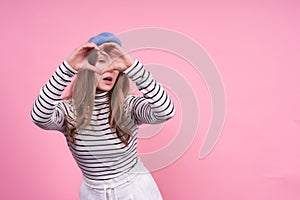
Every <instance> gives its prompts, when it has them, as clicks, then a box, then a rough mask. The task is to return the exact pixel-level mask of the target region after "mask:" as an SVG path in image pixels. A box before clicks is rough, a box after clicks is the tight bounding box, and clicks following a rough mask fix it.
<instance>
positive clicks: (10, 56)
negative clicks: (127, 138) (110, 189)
mask: <svg viewBox="0 0 300 200" xmlns="http://www.w3.org/2000/svg"><path fill="white" fill-rule="evenodd" d="M79 2H81V3H79ZM299 19H300V3H299V2H298V1H296V0H294V1H293V0H288V1H283V0H281V1H248V2H246V1H245V2H241V1H240V2H234V1H229V2H227V3H224V2H222V1H220V2H217V1H210V3H207V2H206V3H204V2H203V3H202V2H201V1H181V2H175V1H145V2H144V3H142V2H141V1H115V2H113V1H105V2H104V1H100V0H97V1H96V0H93V1H91V0H87V1H78V2H76V1H67V0H60V1H58V0H52V1H50V0H49V1H37V0H36V1H33V0H28V1H21V0H19V1H17V0H10V1H9V0H5V1H1V3H0V22H1V31H0V35H1V37H0V40H1V62H2V63H1V69H0V74H1V79H0V81H1V84H0V88H1V93H2V95H1V104H2V108H1V136H2V137H1V144H0V158H1V165H0V177H1V183H0V184H1V185H0V194H1V199H44V200H48V199H49V200H50V199H51V200H52V199H79V198H78V188H79V185H80V184H81V180H82V178H81V173H80V171H79V169H78V168H77V166H76V164H75V162H74V161H73V158H72V157H71V154H70V153H69V150H68V148H67V146H66V144H65V141H64V137H63V136H62V134H59V133H57V132H53V131H48V132H47V131H44V130H41V129H39V128H37V127H36V126H34V125H33V124H32V123H31V121H30V117H29V112H30V109H31V106H32V103H33V101H34V99H35V97H36V95H37V94H38V92H39V90H40V88H41V87H42V85H43V84H44V83H45V82H46V81H47V80H48V78H50V76H51V74H52V73H53V71H54V70H55V68H56V67H57V66H58V65H59V64H60V62H61V61H63V60H64V59H65V58H66V56H68V55H69V53H70V52H71V51H72V50H73V49H74V48H76V47H77V46H79V45H80V44H82V43H84V42H85V41H86V40H87V39H88V38H89V37H91V36H93V35H95V34H97V33H99V32H102V31H110V32H113V33H119V32H122V31H127V30H131V29H135V28H143V27H161V28H167V29H171V30H174V31H179V32H181V33H183V34H185V35H187V36H188V37H191V38H193V39H194V40H195V41H197V42H198V43H199V44H201V45H202V46H203V47H204V48H205V49H206V51H207V52H208V54H209V55H210V56H211V58H212V59H213V60H214V62H215V63H216V65H217V66H218V70H219V72H220V75H221V76H222V79H223V82H224V87H225V90H226V98H227V102H226V110H227V112H226V121H225V126H224V128H223V132H222V135H221V137H220V140H219V141H218V143H217V145H216V146H215V148H214V149H213V151H212V152H211V153H210V154H209V155H208V156H207V157H206V158H205V159H203V160H199V158H198V153H199V150H200V146H201V144H202V141H203V138H204V135H205V133H206V131H207V129H208V126H209V119H210V113H211V110H210V97H209V93H208V91H207V88H206V86H205V84H204V82H203V80H202V78H201V77H200V76H197V75H195V73H192V72H191V71H189V69H184V68H182V66H181V65H180V60H178V59H177V60H176V59H174V60H172V59H171V57H169V59H168V56H166V57H160V56H157V57H156V58H155V57H154V56H153V55H155V53H157V52H151V51H144V52H140V53H139V54H140V55H141V57H139V58H140V60H141V61H142V62H144V63H147V62H151V61H153V62H157V63H160V62H164V63H167V64H168V65H170V66H173V67H174V68H175V69H176V70H177V71H178V72H180V73H182V76H184V77H186V78H187V80H189V83H190V85H191V86H192V87H193V90H194V91H195V95H196V97H197V99H198V102H199V110H200V113H201V121H200V124H199V130H198V134H197V136H196V138H195V140H194V142H193V143H192V145H191V146H190V147H189V149H188V150H187V151H186V152H185V153H184V155H183V156H182V157H181V158H180V159H178V160H177V161H176V162H175V163H173V164H172V165H170V166H167V167H165V168H164V169H162V170H159V171H155V172H153V176H154V178H155V180H156V181H157V183H158V185H159V187H160V188H161V192H162V194H163V196H164V197H165V199H167V200H169V199H170V200H177V199H197V200H198V199H205V200H220V199H224V200H225V199H235V200H240V199H246V200H247V199H288V200H294V199H295V200H296V199H300V193H299V191H300V134H299V131H300V113H299V112H300V106H299V105H300V104H299V101H300V95H299V94H300V91H299V73H300V68H299V64H300V61H299V52H300V48H299V47H300V39H299V35H300V20H299ZM163 58H164V59H163ZM178 87H180V85H179V86H178ZM173 97H174V96H173ZM176 104H178V102H177V101H176ZM179 114H180V112H179ZM179 114H178V115H177V116H176V117H175V118H174V119H172V120H171V121H170V122H169V123H168V128H167V129H166V130H168V131H165V132H166V134H165V135H166V136H158V137H163V138H164V139H162V140H158V139H157V138H155V137H154V138H152V139H148V140H147V141H144V140H143V141H141V143H140V149H139V151H144V152H147V151H151V150H155V149H157V148H159V147H161V146H163V144H164V142H167V140H170V139H172V135H170V133H172V132H175V131H176V130H177V129H178V126H177V124H178V120H180V116H179ZM162 134H163V133H161V134H160V135H162Z"/></svg>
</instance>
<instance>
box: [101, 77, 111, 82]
mask: <svg viewBox="0 0 300 200" xmlns="http://www.w3.org/2000/svg"><path fill="white" fill-rule="evenodd" d="M103 80H104V81H112V78H111V77H105V78H103Z"/></svg>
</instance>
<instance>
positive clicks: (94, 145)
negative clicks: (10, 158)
mask: <svg viewBox="0 0 300 200" xmlns="http://www.w3.org/2000/svg"><path fill="white" fill-rule="evenodd" d="M76 73H77V72H76V71H75V70H73V69H72V67H70V66H69V65H68V63H67V62H66V61H64V62H63V63H62V64H61V65H60V66H59V67H58V68H57V69H56V71H55V72H54V74H53V75H52V77H51V78H50V80H49V81H48V82H47V83H46V84H45V86H43V87H42V89H41V91H40V93H39V95H38V97H37V99H36V100H35V102H34V105H33V108H32V110H31V119H32V121H33V122H34V123H35V124H36V125H38V126H39V127H41V128H43V129H47V130H58V131H60V132H62V133H64V135H65V137H66V142H67V144H68V147H69V149H70V151H71V153H72V155H73V157H74V159H75V160H76V162H77V164H78V166H79V168H80V169H81V171H82V173H83V175H84V176H85V177H86V178H88V179H92V180H99V181H101V180H108V179H111V178H115V177H117V176H119V175H121V174H123V173H126V172H128V171H129V170H130V169H131V168H133V167H134V166H135V164H136V162H137V152H136V147H137V133H138V125H140V124H143V123H148V124H155V123H161V122H164V121H166V120H168V119H170V118H171V117H173V116H174V114H175V108H174V105H173V102H172V101H171V99H170V97H169V96H168V94H167V92H166V91H165V90H164V88H163V87H162V86H161V85H160V84H159V83H158V82H157V81H156V80H154V79H153V77H152V75H151V73H150V72H149V71H147V70H146V69H145V68H144V66H143V65H142V64H141V63H140V62H139V61H137V60H135V62H134V64H133V65H132V66H131V67H129V68H128V69H126V70H125V71H124V72H123V73H124V74H126V75H127V76H128V77H129V78H130V79H131V80H132V81H133V82H135V84H136V85H137V88H138V89H139V90H140V91H141V92H142V94H143V96H142V97H140V96H134V95H128V96H127V98H126V99H125V105H124V109H125V114H126V116H127V119H128V126H127V127H130V129H131V131H132V137H131V139H130V140H129V143H128V145H127V146H125V145H124V144H123V143H122V142H121V140H120V139H119V138H118V137H117V135H116V132H115V130H114V129H111V127H110V124H109V112H110V106H109V98H108V92H103V91H100V90H96V94H95V103H94V109H93V115H92V118H91V121H90V123H89V125H88V126H86V127H85V128H84V129H83V130H82V131H79V132H77V133H75V140H76V142H75V144H74V143H72V138H71V136H70V134H67V133H66V130H67V129H66V126H68V123H66V120H65V119H66V118H69V119H74V108H73V106H72V104H71V102H70V100H63V99H62V98H61V96H62V93H63V91H64V89H65V88H66V87H67V86H68V84H69V83H70V82H71V80H72V77H73V76H74V75H75V74H76Z"/></svg>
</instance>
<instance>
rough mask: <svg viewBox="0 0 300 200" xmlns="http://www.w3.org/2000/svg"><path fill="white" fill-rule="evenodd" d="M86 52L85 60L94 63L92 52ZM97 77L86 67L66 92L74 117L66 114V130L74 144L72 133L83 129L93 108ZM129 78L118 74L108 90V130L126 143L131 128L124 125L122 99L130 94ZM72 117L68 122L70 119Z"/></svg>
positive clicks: (124, 117) (90, 116) (88, 121)
mask: <svg viewBox="0 0 300 200" xmlns="http://www.w3.org/2000/svg"><path fill="white" fill-rule="evenodd" d="M90 55H93V54H92V53H91V54H89V56H88V57H87V58H88V61H89V63H90V64H92V65H94V64H95V62H96V59H95V55H94V56H90ZM96 86H97V79H96V74H95V72H93V71H91V70H87V69H82V70H79V71H78V73H77V77H76V79H75V80H74V81H73V83H72V85H71V88H70V90H69V94H68V95H67V96H66V97H65V98H64V99H69V100H71V104H72V106H73V107H74V113H75V119H69V117H68V116H65V120H66V122H67V123H68V124H69V125H70V126H71V127H69V126H68V125H67V124H66V133H67V134H70V135H71V137H72V143H73V144H75V143H76V141H75V134H76V132H79V131H80V130H83V129H84V128H85V127H86V126H87V125H89V123H90V121H91V118H92V114H93V108H94V100H95V93H96V89H97V88H96ZM129 89H130V87H129V79H128V77H127V76H126V75H125V74H123V73H121V72H120V73H119V75H118V77H117V80H116V82H115V85H114V86H113V88H112V89H111V90H110V91H108V99H109V107H110V114H109V124H110V127H111V129H115V130H116V134H117V136H118V138H119V139H120V140H121V141H122V142H123V143H124V144H125V145H126V146H127V145H128V141H129V139H130V135H131V130H130V129H129V128H127V127H126V124H125V123H126V119H127V118H126V116H125V113H124V102H125V98H126V96H127V95H128V93H129ZM70 120H71V121H70Z"/></svg>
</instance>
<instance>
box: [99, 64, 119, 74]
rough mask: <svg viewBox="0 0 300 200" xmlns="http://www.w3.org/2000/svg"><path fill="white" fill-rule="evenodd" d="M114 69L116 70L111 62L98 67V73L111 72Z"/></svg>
mask: <svg viewBox="0 0 300 200" xmlns="http://www.w3.org/2000/svg"><path fill="white" fill-rule="evenodd" d="M114 70H117V69H116V68H115V66H114V65H113V64H110V65H108V66H107V67H105V68H104V69H100V74H104V73H106V72H112V71H114Z"/></svg>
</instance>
